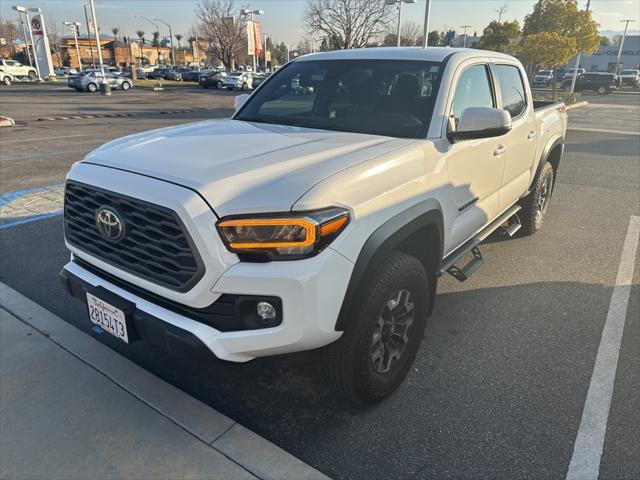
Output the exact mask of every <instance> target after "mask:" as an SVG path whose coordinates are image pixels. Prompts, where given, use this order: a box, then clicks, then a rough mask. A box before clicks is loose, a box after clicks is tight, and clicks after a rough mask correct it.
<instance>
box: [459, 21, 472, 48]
mask: <svg viewBox="0 0 640 480" xmlns="http://www.w3.org/2000/svg"><path fill="white" fill-rule="evenodd" d="M470 26H471V25H460V28H464V34H463V35H464V40H463V43H462V48H467V28H469V27H470Z"/></svg>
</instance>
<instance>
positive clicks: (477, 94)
mask: <svg viewBox="0 0 640 480" xmlns="http://www.w3.org/2000/svg"><path fill="white" fill-rule="evenodd" d="M494 106H495V105H494V102H493V92H492V91H491V84H490V82H489V72H488V70H487V66H486V65H474V66H472V67H469V68H467V69H466V70H465V71H464V72H462V75H460V77H459V78H458V84H457V85H456V93H455V94H454V96H453V105H452V106H451V115H452V116H453V118H454V120H455V123H456V125H458V120H460V115H461V114H462V112H463V111H464V110H465V109H466V108H469V107H489V108H493V107H494Z"/></svg>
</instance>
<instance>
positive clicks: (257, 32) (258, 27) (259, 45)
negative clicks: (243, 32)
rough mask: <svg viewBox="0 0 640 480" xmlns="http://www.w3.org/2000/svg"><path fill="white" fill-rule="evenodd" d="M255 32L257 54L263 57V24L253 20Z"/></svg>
mask: <svg viewBox="0 0 640 480" xmlns="http://www.w3.org/2000/svg"><path fill="white" fill-rule="evenodd" d="M253 34H254V35H255V46H256V56H258V57H261V56H262V54H263V53H264V50H263V49H262V24H261V23H260V22H253Z"/></svg>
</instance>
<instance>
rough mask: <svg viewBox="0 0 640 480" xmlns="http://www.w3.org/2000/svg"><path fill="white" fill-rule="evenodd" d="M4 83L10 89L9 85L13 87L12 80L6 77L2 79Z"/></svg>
mask: <svg viewBox="0 0 640 480" xmlns="http://www.w3.org/2000/svg"><path fill="white" fill-rule="evenodd" d="M2 83H3V84H4V85H6V86H7V87H8V86H9V85H11V79H10V78H9V77H4V78H3V79H2Z"/></svg>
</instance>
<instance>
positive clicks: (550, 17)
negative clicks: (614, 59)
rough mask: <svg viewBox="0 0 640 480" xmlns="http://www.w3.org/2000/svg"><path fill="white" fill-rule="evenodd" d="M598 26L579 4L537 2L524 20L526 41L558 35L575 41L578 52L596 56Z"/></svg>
mask: <svg viewBox="0 0 640 480" xmlns="http://www.w3.org/2000/svg"><path fill="white" fill-rule="evenodd" d="M598 27H599V25H598V23H597V22H595V21H594V20H593V18H592V17H591V12H590V11H585V10H578V2H577V0H538V2H537V3H536V4H535V5H534V7H533V12H532V13H530V14H529V15H527V16H526V17H525V18H524V25H523V27H522V35H523V37H525V38H526V37H527V36H529V35H533V34H536V33H543V32H548V33H557V34H559V35H562V36H565V37H568V38H573V40H574V41H575V44H576V50H575V51H574V52H573V54H577V53H578V52H584V53H587V54H589V53H593V52H595V51H596V50H597V49H598V47H599V46H600V34H599V33H598Z"/></svg>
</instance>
